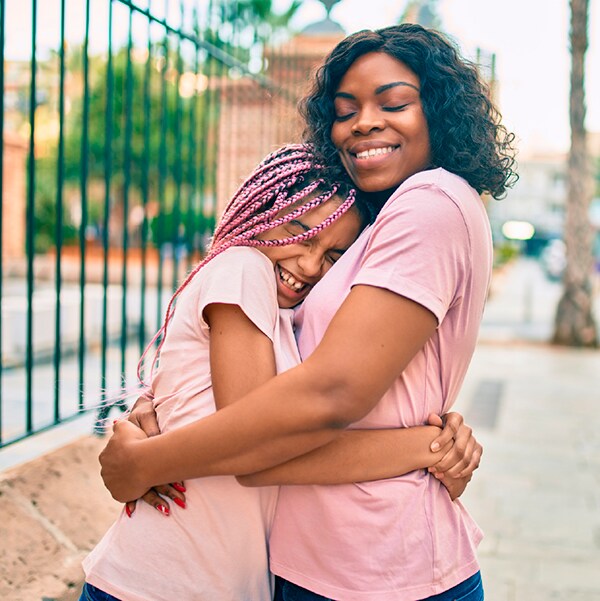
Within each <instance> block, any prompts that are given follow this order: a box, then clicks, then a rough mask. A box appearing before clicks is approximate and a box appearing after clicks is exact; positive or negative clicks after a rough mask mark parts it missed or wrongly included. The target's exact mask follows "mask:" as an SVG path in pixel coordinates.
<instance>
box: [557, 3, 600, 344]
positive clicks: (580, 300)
mask: <svg viewBox="0 0 600 601" xmlns="http://www.w3.org/2000/svg"><path fill="white" fill-rule="evenodd" d="M570 4H571V31H570V41H571V93H570V103H569V118H570V123H571V149H570V151H569V166H568V196H567V209H566V219H565V242H566V245H567V267H566V270H565V274H564V277H563V286H564V289H563V295H562V297H561V299H560V301H559V303H558V308H557V311H556V318H555V322H554V326H555V328H554V337H553V342H554V343H555V344H563V345H568V346H581V347H596V346H598V332H597V327H596V323H595V321H594V316H593V292H592V279H591V274H592V267H593V256H592V227H591V224H590V220H589V206H590V202H591V199H592V184H593V182H592V173H591V165H590V161H589V157H588V154H587V151H586V130H585V52H586V50H587V46H588V14H589V0H570Z"/></svg>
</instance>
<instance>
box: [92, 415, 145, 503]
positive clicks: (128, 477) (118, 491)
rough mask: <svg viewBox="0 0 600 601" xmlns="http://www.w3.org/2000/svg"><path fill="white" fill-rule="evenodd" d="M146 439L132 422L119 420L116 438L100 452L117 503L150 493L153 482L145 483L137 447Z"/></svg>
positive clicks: (105, 479)
mask: <svg viewBox="0 0 600 601" xmlns="http://www.w3.org/2000/svg"><path fill="white" fill-rule="evenodd" d="M146 439H147V436H146V435H145V434H144V432H143V431H142V430H141V429H140V428H138V427H136V426H134V425H133V424H132V423H131V422H129V421H117V422H116V423H115V424H114V425H113V435H112V436H111V437H110V438H109V439H108V443H107V444H106V447H105V448H104V450H103V451H102V452H101V453H100V457H99V461H100V465H101V466H102V469H101V470H100V474H101V476H102V479H103V480H104V485H105V486H106V488H107V489H108V490H109V492H110V494H111V495H112V497H113V499H115V500H116V501H120V502H122V503H125V502H128V501H133V500H134V499H138V498H139V497H141V496H142V495H144V494H145V493H146V492H147V491H148V488H149V486H150V483H149V482H146V483H144V482H143V481H142V475H141V472H142V470H141V469H140V467H139V466H137V465H136V462H135V448H136V445H139V444H141V443H142V442H143V441H144V440H146Z"/></svg>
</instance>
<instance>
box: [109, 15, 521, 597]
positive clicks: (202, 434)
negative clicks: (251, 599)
mask: <svg viewBox="0 0 600 601" xmlns="http://www.w3.org/2000/svg"><path fill="white" fill-rule="evenodd" d="M304 114H305V116H306V120H307V134H306V138H307V140H308V141H310V142H311V143H312V144H313V145H314V146H315V148H316V151H317V152H318V153H320V155H321V156H322V158H323V159H324V161H325V162H326V163H327V164H328V165H329V169H331V170H334V171H336V172H337V173H342V170H345V172H347V174H348V175H349V176H350V178H351V179H352V180H353V182H354V184H355V185H356V187H358V188H359V189H360V190H361V191H363V192H364V193H366V194H367V196H368V198H369V203H370V206H371V207H372V209H373V211H374V214H375V215H376V217H375V221H374V223H373V225H371V226H370V227H369V228H367V229H366V230H365V231H364V232H363V234H361V236H360V237H359V238H358V240H357V242H355V243H354V244H353V246H352V247H351V248H350V249H349V250H348V251H347V252H346V253H345V255H344V256H343V257H342V258H341V259H340V260H339V261H338V262H337V263H336V265H335V266H334V267H333V268H332V269H331V270H330V271H329V273H328V274H327V277H326V278H324V279H323V280H322V281H321V282H320V283H319V285H318V286H315V288H314V290H313V291H312V293H311V295H310V296H309V297H308V298H307V299H306V301H305V302H304V303H303V305H302V307H301V308H300V309H299V310H298V311H297V314H296V318H295V321H296V337H297V340H298V344H299V349H300V354H301V356H302V359H303V363H302V364H301V365H299V366H298V367H295V368H293V369H291V370H289V371H287V372H285V373H283V374H280V375H279V376H277V377H275V378H273V379H272V380H270V381H269V382H267V383H266V384H264V385H262V386H261V387H259V388H258V389H256V390H255V391H254V392H252V393H250V394H247V395H245V396H244V397H243V398H242V399H240V400H239V401H238V402H236V403H235V405H232V406H229V407H227V408H226V409H224V410H222V411H219V412H218V413H216V414H215V415H212V416H210V417H208V418H206V419H204V420H201V421H198V422H195V423H194V424H191V425H189V426H186V427H184V428H182V429H180V430H178V431H174V432H169V433H166V434H164V435H161V436H155V437H152V438H149V439H146V437H145V435H144V433H143V432H142V431H141V430H139V429H137V428H135V427H134V425H133V424H131V423H127V422H125V423H119V424H117V425H116V427H115V433H114V435H113V437H112V438H111V440H110V441H109V443H108V446H107V449H106V450H105V451H104V452H103V454H102V456H101V462H102V466H103V477H104V479H105V483H106V485H107V486H108V488H109V490H110V491H111V493H112V494H113V496H114V497H115V498H116V499H118V500H121V501H128V500H130V499H134V498H137V497H139V496H140V495H141V494H143V493H144V492H145V491H146V490H147V489H148V488H149V487H150V486H151V485H153V484H157V483H164V482H169V481H176V480H179V479H182V478H191V477H201V476H207V475H214V474H236V475H238V476H239V479H240V481H242V482H243V483H244V484H247V485H254V486H262V485H268V484H271V483H275V482H276V483H283V484H285V483H286V482H285V478H284V477H283V476H282V472H281V469H280V467H279V465H280V464H281V463H282V462H284V461H287V460H289V459H291V458H292V457H299V456H300V455H302V454H306V453H309V455H308V456H310V451H311V450H312V449H315V448H317V447H320V446H322V445H324V444H327V443H329V442H330V441H332V440H334V439H336V438H337V437H339V436H340V433H341V432H343V430H344V429H345V428H348V427H352V428H363V429H368V428H372V429H380V428H391V427H410V426H414V425H417V424H424V423H426V421H427V417H428V415H429V414H431V413H432V412H433V413H436V414H437V415H442V414H443V413H445V412H446V411H448V410H449V408H450V407H451V406H452V404H453V403H454V401H455V399H456V397H457V395H458V392H459V389H460V386H461V384H462V382H463V379H464V376H465V373H466V370H467V368H468V365H469V362H470V360H471V357H472V354H473V351H474V348H475V344H476V340H477V333H478V329H479V324H480V321H481V316H482V312H483V307H484V303H485V299H486V295H487V290H488V287H489V281H490V275H491V264H492V244H491V234H490V228H489V222H488V219H487V216H486V212H485V209H484V206H483V203H482V201H481V198H480V194H481V193H483V192H487V193H489V194H490V195H491V196H493V197H496V198H498V197H501V196H502V195H503V194H504V192H505V189H506V187H507V186H509V185H510V184H511V183H512V182H513V181H514V179H515V177H516V175H515V174H514V172H513V166H514V160H513V158H512V156H513V149H512V142H513V136H512V135H511V134H509V133H508V132H507V131H506V130H505V129H504V127H503V126H502V125H500V122H499V114H498V112H497V111H496V109H495V108H494V106H493V105H492V103H491V102H490V99H489V97H488V95H487V91H486V89H485V87H484V85H483V84H482V83H481V82H480V80H479V77H478V74H477V71H476V69H475V67H474V66H473V65H471V64H470V63H468V62H467V61H465V60H464V59H463V58H461V57H460V55H459V54H458V53H457V51H456V49H455V48H454V47H453V45H452V44H450V43H449V42H448V41H447V40H446V39H444V38H443V37H442V36H441V35H440V34H438V33H436V32H434V31H431V30H428V29H425V28H422V27H420V26H418V25H406V24H405V25H399V26H393V27H387V28H384V29H380V30H377V31H362V32H359V33H356V34H353V35H350V36H348V37H347V38H346V39H345V40H343V41H342V42H340V44H338V46H337V47H336V48H335V49H334V50H333V51H332V52H331V54H330V55H329V57H328V58H327V59H326V61H325V63H324V65H323V66H322V67H321V69H320V70H319V72H318V74H317V77H316V81H315V86H314V89H313V91H312V92H311V94H310V95H309V96H308V98H307V99H306V102H305V103H304ZM241 424H243V427H241V426H240V425H241ZM468 445H470V447H471V449H470V451H469V452H467V453H466V454H465V458H466V459H465V461H464V462H462V463H461V462H459V463H458V464H455V465H453V466H452V467H450V466H451V464H452V462H451V461H450V458H448V462H447V463H446V461H445V459H442V461H441V462H440V463H438V464H437V466H436V467H435V468H434V469H433V470H430V471H426V470H415V471H413V472H410V473H409V474H406V475H404V476H401V477H397V478H390V479H386V480H378V481H373V482H366V483H365V482H357V483H355V484H338V485H333V486H332V485H321V486H315V485H312V484H311V485H300V486H282V488H281V491H280V496H279V500H278V505H277V511H276V516H275V522H274V525H273V530H272V532H271V537H270V555H271V570H272V571H273V572H274V573H275V574H276V575H277V576H278V583H279V587H278V592H277V597H276V598H277V599H279V600H284V601H291V600H304V599H306V600H318V599H320V600H323V599H340V600H344V601H346V600H372V599H377V600H378V601H382V600H383V601H392V600H393V601H415V600H419V599H435V600H446V599H461V600H465V601H466V600H468V601H479V600H481V599H483V586H482V581H481V577H480V574H479V567H478V562H477V557H476V548H477V545H478V543H479V541H480V539H481V532H480V530H479V528H478V527H477V525H476V524H475V523H474V521H473V520H472V519H471V517H470V516H469V514H468V513H467V511H466V510H465V508H464V507H463V506H462V504H461V503H460V502H459V501H456V500H455V497H456V495H458V494H459V493H460V492H462V490H463V489H464V487H465V486H466V483H467V482H468V480H469V479H470V475H471V473H472V471H473V469H474V468H475V467H476V466H477V465H478V462H479V456H480V453H481V450H480V448H479V447H478V445H477V443H476V442H475V441H474V439H473V438H468ZM434 446H435V443H434ZM454 446H455V447H460V445H459V444H458V442H457V444H455V445H454ZM362 459H363V458H361V457H355V456H354V457H348V458H347V460H348V462H354V461H361V460H362ZM296 461H302V457H300V458H299V459H297V460H296ZM454 463H455V462H454ZM242 474H246V475H245V476H240V475H242Z"/></svg>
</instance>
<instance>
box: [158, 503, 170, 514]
mask: <svg viewBox="0 0 600 601" xmlns="http://www.w3.org/2000/svg"><path fill="white" fill-rule="evenodd" d="M156 509H158V511H160V512H161V513H162V514H163V515H169V508H168V507H166V506H165V505H157V506H156Z"/></svg>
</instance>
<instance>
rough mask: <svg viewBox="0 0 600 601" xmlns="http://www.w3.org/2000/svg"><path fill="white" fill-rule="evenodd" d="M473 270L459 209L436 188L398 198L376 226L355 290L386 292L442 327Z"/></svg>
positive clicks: (416, 190)
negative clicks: (424, 311) (416, 307)
mask: <svg viewBox="0 0 600 601" xmlns="http://www.w3.org/2000/svg"><path fill="white" fill-rule="evenodd" d="M469 265H470V242H469V233H468V230H467V226H466V224H465V220H464V219H463V215H462V213H461V211H460V208H459V207H458V206H457V204H456V203H455V201H454V200H453V199H452V198H451V197H450V196H448V195H447V194H446V193H445V192H444V191H443V190H442V189H441V188H440V187H439V186H437V185H433V184H432V185H423V186H419V187H416V188H411V189H409V190H406V191H403V192H401V193H398V195H397V196H395V197H393V198H392V199H390V201H388V203H387V204H386V206H385V207H384V208H383V209H382V211H381V213H380V214H379V216H378V218H377V220H376V221H375V223H374V225H373V231H372V234H371V237H370V239H369V243H368V245H367V249H366V252H365V255H364V257H363V260H362V264H361V267H360V270H359V272H358V273H357V275H356V277H355V279H354V281H353V284H352V285H357V284H365V285H368V286H376V287H378V288H385V289H387V290H390V291H391V292H394V293H396V294H399V295H401V296H404V297H406V298H409V299H411V300H413V301H415V302H416V303H419V304H420V305H422V306H424V307H425V308H427V309H428V310H429V311H431V312H432V313H433V314H434V315H435V316H436V318H437V321H438V325H439V324H440V323H441V322H442V320H443V319H444V316H445V315H446V312H447V311H448V309H449V308H450V307H451V306H452V305H453V304H454V303H456V302H458V301H460V297H461V295H462V288H463V284H464V281H465V274H466V270H467V269H468V268H469Z"/></svg>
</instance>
